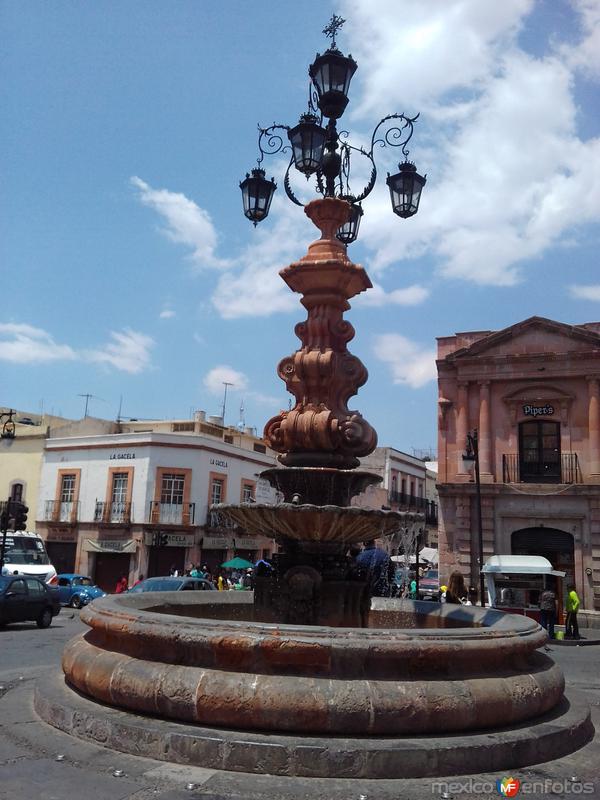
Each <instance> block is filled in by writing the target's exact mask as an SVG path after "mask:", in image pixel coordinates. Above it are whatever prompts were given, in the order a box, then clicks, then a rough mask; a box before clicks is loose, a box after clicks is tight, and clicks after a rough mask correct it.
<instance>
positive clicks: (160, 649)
mask: <svg viewBox="0 0 600 800" xmlns="http://www.w3.org/2000/svg"><path fill="white" fill-rule="evenodd" d="M82 619H83V620H84V622H86V623H87V624H88V625H89V626H90V631H89V632H87V633H85V634H83V635H81V636H79V637H77V638H76V639H74V640H72V641H71V642H70V643H69V644H68V645H67V647H66V649H65V652H64V656H63V670H64V673H65V676H66V678H67V681H68V682H69V683H70V684H71V685H72V686H74V687H75V688H76V689H78V690H79V691H80V692H82V693H84V694H85V695H88V696H90V697H92V698H94V699H96V700H99V701H101V702H103V703H107V704H110V705H112V706H116V707H118V708H122V709H127V710H130V711H134V712H142V713H144V714H149V715H153V716H157V717H163V718H168V719H172V720H179V721H184V722H187V723H196V724H198V725H210V726H216V727H225V728H236V729H243V730H249V731H272V732H288V733H292V732H293V733H299V734H320V735H338V736H339V735H344V736H348V735H361V736H382V735H383V736H388V735H402V734H412V735H416V734H429V733H438V734H439V733H440V732H458V731H473V730H482V729H487V728H497V727H500V726H506V725H514V724H516V723H521V722H524V721H526V720H530V719H533V718H535V717H538V716H539V715H541V714H543V713H544V712H547V711H549V710H550V709H552V708H553V707H554V706H556V704H557V703H559V701H560V700H561V698H562V695H563V689H564V679H563V675H562V673H561V671H560V669H559V668H558V666H556V664H554V663H553V662H552V661H551V660H550V659H549V658H547V657H546V656H545V655H543V654H542V653H539V652H538V648H539V647H540V646H541V645H543V644H544V642H545V641H546V633H545V631H544V630H543V629H542V628H540V626H539V625H538V624H537V623H535V622H534V621H532V620H530V619H527V618H525V617H520V616H512V615H505V614H502V613H501V612H498V611H494V610H491V609H480V608H476V607H464V606H451V605H440V604H436V603H426V602H414V601H406V600H405V601H397V600H374V601H373V605H372V610H371V614H370V620H369V627H368V628H361V629H353V628H331V627H319V626H302V625H278V624H273V623H271V624H267V623H261V622H258V621H253V610H252V596H251V594H250V593H248V594H245V593H233V592H232V593H219V594H217V593H216V592H214V593H213V592H210V593H209V592H207V593H198V594H191V593H190V594H188V593H168V594H167V593H161V594H150V593H148V594H139V595H123V596H114V597H105V598H102V599H100V600H97V601H95V602H94V603H93V604H91V605H90V606H88V607H87V608H86V609H85V610H84V611H83V612H82Z"/></svg>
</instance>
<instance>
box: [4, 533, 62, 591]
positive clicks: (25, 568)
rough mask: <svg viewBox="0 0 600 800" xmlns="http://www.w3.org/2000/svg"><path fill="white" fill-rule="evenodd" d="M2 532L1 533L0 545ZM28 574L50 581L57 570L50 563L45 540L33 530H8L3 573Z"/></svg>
mask: <svg viewBox="0 0 600 800" xmlns="http://www.w3.org/2000/svg"><path fill="white" fill-rule="evenodd" d="M1 544H2V534H0V546H1ZM15 572H17V573H18V574H19V575H28V576H30V577H33V578H39V579H40V580H41V581H45V582H46V583H50V581H52V580H53V579H54V578H56V570H55V569H54V567H53V566H52V564H51V563H50V559H49V558H48V553H47V552H46V546H45V545H44V540H43V539H42V537H41V536H39V535H38V534H37V533H33V532H31V531H8V532H7V534H6V544H5V550H4V567H3V568H2V574H3V575H13V574H14V573H15Z"/></svg>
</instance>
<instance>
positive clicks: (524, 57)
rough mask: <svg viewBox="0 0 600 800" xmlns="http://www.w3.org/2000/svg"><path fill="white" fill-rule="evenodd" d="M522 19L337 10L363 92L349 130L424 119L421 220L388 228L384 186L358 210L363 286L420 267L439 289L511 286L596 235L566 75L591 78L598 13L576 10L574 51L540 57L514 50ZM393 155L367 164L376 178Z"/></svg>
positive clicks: (422, 10)
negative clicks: (389, 272) (588, 234)
mask: <svg viewBox="0 0 600 800" xmlns="http://www.w3.org/2000/svg"><path fill="white" fill-rule="evenodd" d="M533 7H534V3H533V0H507V1H506V2H502V3H482V2H481V0H446V2H443V3H442V2H434V1H433V0H404V2H403V3H402V13H401V14H400V13H399V12H398V4H397V0H346V2H344V3H343V4H342V8H341V12H342V14H343V16H344V17H346V16H347V18H348V20H349V23H348V25H347V26H346V27H345V28H344V31H343V33H344V36H345V47H344V49H346V50H351V51H352V52H353V55H354V56H355V57H356V58H357V60H358V61H359V67H360V72H359V73H358V74H357V78H355V81H357V85H356V86H353V87H352V88H353V90H354V94H355V95H356V94H357V92H356V90H357V89H358V90H360V89H361V88H362V90H363V91H362V92H360V91H359V92H358V97H357V98H356V105H355V106H354V110H353V111H352V108H353V107H352V105H350V106H349V113H350V115H351V120H352V121H353V122H354V124H355V127H356V128H358V129H359V130H360V128H361V126H362V125H363V124H364V123H366V122H367V118H368V119H369V120H370V119H374V120H377V118H378V117H379V116H380V112H381V111H382V110H386V111H387V110H388V109H389V110H399V111H406V112H407V113H410V114H414V113H416V112H417V111H418V110H421V111H422V119H421V120H420V121H419V122H418V123H417V126H416V128H415V136H414V138H413V140H412V142H411V147H412V150H411V157H414V158H415V161H416V163H417V167H418V168H420V170H421V171H422V172H428V173H429V179H428V184H427V186H426V187H425V189H424V192H423V198H422V201H421V209H420V211H419V214H418V215H417V216H416V217H415V218H413V219H410V220H407V221H402V222H401V221H399V220H398V219H397V218H395V217H394V216H393V215H392V214H391V212H390V205H389V197H388V196H387V192H386V190H385V183H384V181H383V180H382V179H381V178H380V180H379V185H378V187H377V188H376V190H375V191H374V192H373V194H372V195H371V196H370V197H369V199H368V201H367V202H366V203H365V217H364V220H363V223H362V228H361V241H362V242H363V244H365V245H366V246H367V247H368V249H369V251H370V252H371V254H372V256H371V259H370V263H369V270H370V271H371V272H373V273H374V274H378V273H381V272H382V271H383V270H385V269H386V268H387V267H389V266H390V265H391V264H394V263H397V262H398V260H400V259H410V258H415V257H418V256H421V255H423V254H431V255H433V256H434V257H435V258H436V260H437V263H438V272H439V273H440V274H441V275H442V276H444V277H446V278H451V279H456V278H458V279H461V280H467V281H471V282H474V283H478V284H487V285H497V286H508V285H513V284H515V283H517V282H518V281H519V280H520V279H521V277H522V272H523V270H524V269H525V265H526V262H527V261H530V260H533V259H536V258H537V257H539V256H541V255H543V254H544V252H545V251H546V250H547V249H548V248H550V247H552V246H554V245H556V243H557V242H558V240H559V239H560V238H561V237H565V236H571V237H572V238H574V239H575V240H576V239H577V233H578V226H579V225H581V224H582V223H589V222H594V223H597V222H599V221H600V139H599V138H589V139H587V140H586V139H583V138H582V137H581V135H579V134H578V131H577V123H578V118H579V116H580V114H581V111H580V109H578V107H577V105H576V102H575V88H576V77H577V75H578V74H580V75H583V74H584V73H585V74H586V75H594V76H600V69H599V65H600V55H599V54H600V45H598V46H597V42H598V41H599V40H600V3H598V0H574V2H573V8H574V10H575V13H577V14H579V15H580V16H579V21H580V23H581V32H580V38H579V40H578V41H574V42H570V43H569V44H564V43H563V44H556V41H557V40H558V38H559V36H560V35H561V33H562V32H561V31H556V36H555V37H550V38H549V40H548V42H547V44H546V52H545V54H544V55H543V56H542V57H540V56H535V57H534V56H532V55H531V54H529V53H527V52H525V50H524V49H523V48H522V46H521V44H520V40H519V33H520V31H521V30H522V29H523V27H524V26H525V25H526V24H532V23H531V21H530V20H528V19H527V17H528V14H529V13H530V12H531V11H532V9H533ZM540 13H543V12H541V11H540ZM400 29H401V30H400ZM359 76H360V77H359ZM361 79H362V84H360V83H358V81H360V80H361ZM360 94H362V97H363V99H362V101H361V99H360ZM394 107H395V109H394ZM363 121H364V122H363ZM352 134H353V135H354V131H353V132H352ZM393 150H394V148H389V147H388V148H385V149H384V148H379V149H378V150H377V151H376V157H377V159H378V167H379V170H380V176H383V174H385V173H384V171H383V170H384V169H385V168H387V169H390V171H391V170H395V168H396V164H397V162H398V160H399V159H400V158H401V155H400V154H399V153H398V154H396V153H394V152H393ZM382 184H383V185H382Z"/></svg>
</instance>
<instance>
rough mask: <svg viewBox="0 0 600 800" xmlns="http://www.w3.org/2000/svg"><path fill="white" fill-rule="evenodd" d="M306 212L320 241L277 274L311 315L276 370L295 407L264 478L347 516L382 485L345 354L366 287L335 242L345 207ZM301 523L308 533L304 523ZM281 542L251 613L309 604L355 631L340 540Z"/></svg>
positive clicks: (282, 421)
mask: <svg viewBox="0 0 600 800" xmlns="http://www.w3.org/2000/svg"><path fill="white" fill-rule="evenodd" d="M305 212H306V214H307V216H308V217H309V218H310V219H311V220H312V222H313V223H314V224H315V225H316V226H317V228H318V229H319V230H320V231H321V238H320V239H318V240H317V241H315V242H313V243H312V244H311V245H310V246H309V248H308V253H307V254H306V255H305V256H304V258H302V259H300V261H297V262H295V263H293V264H291V265H290V266H288V267H286V268H285V269H283V270H281V272H280V273H279V274H280V275H281V277H282V278H283V280H284V281H285V282H286V283H287V285H288V286H289V287H290V289H292V291H294V292H298V293H299V294H301V295H302V300H301V302H302V305H303V306H304V307H305V308H306V310H307V312H308V316H307V319H306V321H304V322H300V323H298V324H297V325H296V328H295V332H296V335H297V336H298V338H299V339H300V341H301V343H302V345H301V347H300V348H299V349H298V350H297V351H296V352H295V353H293V354H292V355H290V356H288V357H286V358H284V359H283V360H282V361H281V362H280V363H279V366H278V370H277V371H278V374H279V376H280V377H281V379H282V380H283V381H284V382H285V384H286V387H287V389H288V391H289V392H290V393H291V394H292V395H293V396H294V398H295V401H296V403H295V405H294V407H293V408H292V409H291V410H289V411H282V412H281V413H280V414H278V415H277V416H276V417H273V418H272V419H270V420H269V421H268V422H267V424H266V426H265V431H264V436H265V439H266V440H267V441H268V442H269V445H270V446H271V447H272V448H273V450H275V451H277V452H278V453H280V455H279V461H280V463H281V464H282V465H283V468H281V467H279V468H276V469H271V470H266V471H265V472H263V473H262V474H263V476H264V477H266V478H267V479H268V480H270V481H271V483H272V484H273V485H274V486H276V487H277V488H278V489H279V490H280V491H282V492H283V494H284V497H285V500H286V502H288V503H295V504H301V505H302V508H303V509H307V507H308V506H312V507H314V506H331V505H335V506H339V507H340V508H343V507H347V506H349V505H350V501H351V499H352V497H353V496H354V495H356V494H358V493H359V492H361V491H363V490H364V489H365V488H366V486H368V485H370V484H373V483H378V482H380V481H381V478H380V477H379V476H377V475H373V474H371V473H367V472H362V471H359V470H356V467H358V466H359V465H360V461H359V458H360V457H361V456H366V455H368V454H369V453H371V452H372V451H373V450H374V449H375V447H376V446H377V434H376V432H375V430H374V428H373V427H372V426H371V425H370V424H369V423H368V422H367V421H366V420H365V419H364V418H363V417H362V415H361V414H360V413H359V412H358V411H354V410H350V409H349V408H348V400H349V399H350V398H351V397H352V396H353V395H355V394H356V392H357V391H358V389H359V387H360V386H362V385H363V384H364V383H365V382H366V380H367V377H368V373H367V370H366V368H365V366H364V365H363V364H362V362H361V361H360V359H358V358H357V357H356V356H354V355H352V354H351V353H350V352H349V351H348V348H347V345H348V342H349V341H350V340H351V339H352V338H353V337H354V328H353V327H352V325H351V324H350V323H349V322H348V321H347V320H345V319H344V312H345V311H347V310H348V309H349V308H350V304H349V302H348V301H349V299H350V298H352V297H354V296H355V295H357V294H359V293H360V292H363V291H365V290H366V289H369V288H371V285H372V284H371V281H370V280H369V277H368V275H367V273H366V272H365V270H364V269H363V268H362V267H361V266H359V265H357V264H353V263H352V262H351V261H350V259H349V258H348V255H347V253H346V246H345V245H344V244H343V243H342V242H340V241H339V240H338V239H337V238H336V233H337V231H338V229H339V228H340V226H341V225H343V224H344V222H346V221H347V219H348V216H349V213H350V207H349V205H348V203H346V201H344V200H339V199H336V198H331V197H327V198H323V199H320V200H314V201H313V202H311V203H309V204H308V205H307V206H306V207H305ZM298 519H299V521H300V516H299V517H298ZM303 519H305V522H304V524H305V525H306V524H309V525H310V522H309V519H310V517H309V516H308V515H304V517H303ZM379 532H380V531H379V529H376V528H375V526H373V530H372V531H369V533H368V534H366V535H365V538H371V539H373V538H376V537H377V536H378V534H379ZM311 538H312V539H313V541H309V540H310V539H311ZM278 541H279V544H280V547H281V548H282V549H281V552H280V553H279V554H278V555H277V558H276V563H275V570H276V578H277V587H276V588H275V587H274V586H272V585H271V583H272V582H271V581H267V582H265V584H264V585H263V586H262V587H261V582H260V581H257V585H256V593H255V602H256V603H257V605H259V606H261V607H263V608H265V609H266V608H269V607H271V608H272V607H273V606H278V610H277V614H278V616H279V617H280V618H281V617H282V618H284V619H288V620H293V619H295V613H296V612H295V610H294V609H295V608H296V609H300V612H299V613H300V614H301V616H303V617H304V618H305V619H306V618H307V616H310V613H311V612H310V611H309V610H308V606H309V605H310V606H311V608H313V609H314V610H315V611H314V613H315V614H317V616H318V618H319V620H320V622H323V621H331V620H333V619H335V620H336V622H337V624H343V623H344V622H345V623H346V624H361V623H360V619H361V617H362V616H363V614H364V610H365V603H366V602H367V601H368V598H366V597H365V589H364V584H362V583H357V582H356V581H355V582H351V581H349V580H348V573H349V569H350V562H349V560H348V558H347V555H346V550H347V546H348V545H347V543H346V542H345V537H344V535H343V531H341V532H340V535H339V536H338V537H337V539H336V540H334V541H333V540H329V541H326V542H325V541H323V542H321V541H319V542H315V541H314V537H311V536H308V535H307V536H306V537H305V540H304V537H303V535H302V532H301V531H295V532H294V535H293V536H289V537H282V536H280V537H278ZM295 595H297V597H295ZM309 598H314V603H313V601H312V599H309ZM367 605H368V603H367ZM316 609H318V611H317V610H316Z"/></svg>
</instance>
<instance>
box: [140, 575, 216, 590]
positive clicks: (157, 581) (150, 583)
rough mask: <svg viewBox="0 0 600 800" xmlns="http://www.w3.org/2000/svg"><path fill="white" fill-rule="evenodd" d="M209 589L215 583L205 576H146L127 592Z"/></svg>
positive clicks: (213, 588)
mask: <svg viewBox="0 0 600 800" xmlns="http://www.w3.org/2000/svg"><path fill="white" fill-rule="evenodd" d="M198 590H200V591H202V590H209V591H214V590H216V589H215V585H214V584H213V583H211V581H209V580H207V579H206V578H187V577H181V578H173V577H170V576H168V575H167V576H166V577H164V578H146V580H145V581H140V582H139V583H136V585H135V586H132V587H131V589H129V592H190V591H192V592H193V591H198Z"/></svg>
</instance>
